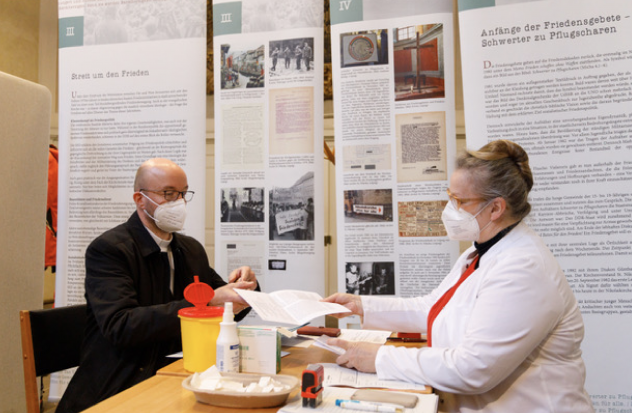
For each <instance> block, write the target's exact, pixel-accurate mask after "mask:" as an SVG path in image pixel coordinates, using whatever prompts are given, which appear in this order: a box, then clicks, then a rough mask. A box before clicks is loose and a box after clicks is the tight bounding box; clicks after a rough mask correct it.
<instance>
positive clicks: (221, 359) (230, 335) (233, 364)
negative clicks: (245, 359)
mask: <svg viewBox="0 0 632 413" xmlns="http://www.w3.org/2000/svg"><path fill="white" fill-rule="evenodd" d="M219 326H220V330H219V336H218V337H217V361H216V364H217V369H218V370H219V371H221V372H225V373H239V337H238V336H237V323H236V322H235V320H234V315H233V303H231V302H226V303H224V318H223V321H222V322H221V323H219Z"/></svg>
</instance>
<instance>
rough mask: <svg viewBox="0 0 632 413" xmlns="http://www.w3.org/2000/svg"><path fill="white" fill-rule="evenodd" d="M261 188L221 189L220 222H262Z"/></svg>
mask: <svg viewBox="0 0 632 413" xmlns="http://www.w3.org/2000/svg"><path fill="white" fill-rule="evenodd" d="M263 194H264V189H263V188H224V189H222V202H221V214H222V216H221V218H220V221H221V222H263V221H264V219H265V213H264V196H263Z"/></svg>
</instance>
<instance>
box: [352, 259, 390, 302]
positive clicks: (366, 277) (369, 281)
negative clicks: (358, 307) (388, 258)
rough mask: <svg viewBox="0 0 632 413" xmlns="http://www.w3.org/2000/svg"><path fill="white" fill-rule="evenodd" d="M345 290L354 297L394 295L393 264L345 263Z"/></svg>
mask: <svg viewBox="0 0 632 413" xmlns="http://www.w3.org/2000/svg"><path fill="white" fill-rule="evenodd" d="M345 289H346V292H347V293H349V294H356V295H358V294H359V295H393V294H395V263H394V262H348V263H346V264H345Z"/></svg>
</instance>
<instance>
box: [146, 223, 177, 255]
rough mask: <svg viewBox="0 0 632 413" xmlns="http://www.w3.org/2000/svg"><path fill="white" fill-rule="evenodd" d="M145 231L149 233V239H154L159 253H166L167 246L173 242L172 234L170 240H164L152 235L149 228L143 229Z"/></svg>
mask: <svg viewBox="0 0 632 413" xmlns="http://www.w3.org/2000/svg"><path fill="white" fill-rule="evenodd" d="M145 229H146V230H147V232H149V235H151V237H152V238H153V239H154V241H156V244H158V247H160V252H167V251H169V245H170V244H171V241H173V234H171V238H169V239H168V240H166V239H162V238H160V237H159V236H158V235H156V234H154V233H153V232H152V230H150V229H149V228H147V227H145Z"/></svg>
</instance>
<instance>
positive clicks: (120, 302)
mask: <svg viewBox="0 0 632 413" xmlns="http://www.w3.org/2000/svg"><path fill="white" fill-rule="evenodd" d="M171 249H172V252H173V260H174V266H175V276H174V278H175V279H174V293H173V294H172V293H171V291H170V288H169V282H170V268H169V262H168V259H167V254H166V253H161V252H160V248H159V247H158V245H157V244H156V242H155V241H154V239H153V238H152V237H151V235H150V234H149V232H148V231H147V229H146V228H145V227H144V225H143V223H142V221H141V220H140V218H139V217H138V214H137V213H136V212H135V213H134V214H133V215H132V216H131V217H130V218H129V220H128V221H127V222H126V223H124V224H121V225H119V226H117V227H115V228H113V229H111V230H109V231H106V232H105V233H103V234H102V235H101V236H99V237H98V238H96V239H95V240H94V241H93V242H92V243H91V244H90V246H89V247H88V249H87V250H86V279H85V288H86V301H87V304H88V310H87V312H88V314H87V316H88V319H87V327H86V332H85V338H84V342H83V350H82V355H81V363H80V366H79V368H78V369H77V372H76V373H75V375H74V376H73V378H72V380H71V381H70V383H69V385H68V389H67V390H66V392H65V393H64V395H63V397H62V399H61V401H60V402H59V405H58V407H57V412H58V413H61V412H80V411H82V410H84V409H87V408H88V407H90V406H92V405H94V404H96V403H98V402H100V401H102V400H104V399H106V398H108V397H110V396H113V395H115V394H117V393H119V392H121V391H123V390H125V389H127V388H129V387H131V386H133V385H135V384H137V383H139V382H141V381H143V380H145V379H147V378H149V377H151V376H153V375H155V374H156V371H157V370H158V369H160V368H162V367H164V366H165V365H167V364H169V363H170V362H172V361H173V360H169V359H166V358H165V356H166V355H168V354H172V353H175V352H178V351H181V349H182V342H181V335H180V331H181V330H180V319H179V318H178V310H180V309H182V308H185V307H191V304H190V303H189V302H188V301H186V300H185V299H184V296H183V291H184V288H185V287H186V286H187V285H189V284H190V283H192V282H193V276H194V275H198V276H199V277H200V281H201V282H204V283H207V284H209V285H210V286H211V287H213V288H214V289H215V288H219V287H221V286H223V285H225V284H226V282H225V281H224V280H223V279H222V278H221V277H220V276H219V275H218V274H217V273H216V272H215V271H214V270H213V269H212V268H211V267H210V266H209V262H208V258H207V256H206V251H205V250H204V247H203V246H202V245H201V244H200V243H199V242H198V241H196V240H195V239H193V238H191V237H187V236H185V235H182V234H173V240H172V241H171ZM247 312H248V310H244V311H242V312H241V313H239V314H238V315H237V316H236V320H240V319H241V318H243V317H244V316H245V315H246V314H247Z"/></svg>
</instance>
